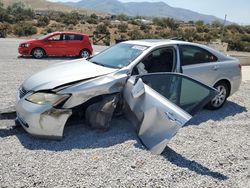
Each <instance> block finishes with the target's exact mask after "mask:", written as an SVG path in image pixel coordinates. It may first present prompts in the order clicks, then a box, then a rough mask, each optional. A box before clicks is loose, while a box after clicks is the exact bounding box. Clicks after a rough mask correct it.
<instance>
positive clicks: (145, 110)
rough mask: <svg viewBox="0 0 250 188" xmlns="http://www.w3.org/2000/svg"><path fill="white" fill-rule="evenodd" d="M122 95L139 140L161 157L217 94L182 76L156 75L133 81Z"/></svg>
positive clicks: (130, 80)
mask: <svg viewBox="0 0 250 188" xmlns="http://www.w3.org/2000/svg"><path fill="white" fill-rule="evenodd" d="M123 94H124V99H125V101H126V104H127V105H126V107H127V108H126V115H127V117H128V118H129V119H130V120H132V122H133V123H134V124H135V125H136V127H137V130H138V135H139V138H140V139H141V141H142V142H143V144H144V145H145V146H146V147H147V148H148V149H149V150H150V151H151V152H153V153H155V154H160V153H162V151H163V150H164V148H165V147H166V145H167V143H168V141H169V140H170V139H171V138H172V137H173V136H174V135H175V134H176V133H177V131H178V130H179V129H180V128H181V127H182V126H184V125H185V124H186V123H187V122H188V121H189V120H190V119H191V118H192V116H193V115H195V114H196V113H197V112H198V111H199V110H200V109H201V108H203V107H204V106H205V105H206V104H207V103H208V102H209V101H210V100H211V99H212V98H214V97H215V96H216V94H217V91H216V90H215V89H214V88H211V87H209V86H207V85H204V84H202V83H200V82H198V81H196V80H194V79H192V78H189V77H187V76H185V75H182V74H177V73H155V74H147V75H143V76H137V77H131V78H130V79H129V80H128V82H127V84H126V86H125V88H124V93H123Z"/></svg>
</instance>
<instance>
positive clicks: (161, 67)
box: [149, 51, 173, 73]
mask: <svg viewBox="0 0 250 188" xmlns="http://www.w3.org/2000/svg"><path fill="white" fill-rule="evenodd" d="M172 68H173V52H172V51H164V52H162V53H161V55H160V57H159V59H158V61H155V62H152V64H151V66H150V68H149V73H150V72H151V73H153V72H171V71H172Z"/></svg>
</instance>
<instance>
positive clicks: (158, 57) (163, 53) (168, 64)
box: [132, 48, 175, 75]
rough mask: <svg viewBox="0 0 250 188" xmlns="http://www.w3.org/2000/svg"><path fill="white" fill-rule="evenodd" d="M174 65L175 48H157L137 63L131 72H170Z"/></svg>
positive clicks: (134, 73)
mask: <svg viewBox="0 0 250 188" xmlns="http://www.w3.org/2000/svg"><path fill="white" fill-rule="evenodd" d="M174 65H175V50H174V49H173V48H161V49H157V50H155V51H153V52H151V53H150V54H148V55H147V56H146V57H145V58H143V59H142V60H141V61H140V63H138V64H137V65H136V66H135V67H134V69H133V72H132V74H133V75H137V74H147V73H155V72H172V70H173V67H174Z"/></svg>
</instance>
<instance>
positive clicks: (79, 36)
mask: <svg viewBox="0 0 250 188" xmlns="http://www.w3.org/2000/svg"><path fill="white" fill-rule="evenodd" d="M75 40H83V36H82V35H75Z"/></svg>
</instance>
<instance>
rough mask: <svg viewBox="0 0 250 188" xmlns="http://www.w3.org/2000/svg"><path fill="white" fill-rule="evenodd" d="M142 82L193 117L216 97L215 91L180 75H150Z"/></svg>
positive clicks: (143, 77) (144, 77)
mask: <svg viewBox="0 0 250 188" xmlns="http://www.w3.org/2000/svg"><path fill="white" fill-rule="evenodd" d="M141 79H142V81H143V82H144V83H145V84H147V85H148V86H149V87H151V88H152V89H154V90H155V91H157V92H158V93H159V94H161V95H162V96H164V97H165V98H167V99H168V100H169V101H171V102H172V103H174V104H176V105H177V106H179V107H180V108H182V109H183V110H184V111H186V112H188V113H189V114H191V115H194V114H195V113H196V112H197V111H198V110H199V109H200V107H202V106H203V105H204V104H206V103H207V102H208V100H209V99H210V98H211V95H212V97H214V96H215V95H216V90H213V89H212V88H209V87H208V86H206V85H204V84H202V83H200V82H197V81H195V80H193V79H191V78H189V77H186V76H184V75H181V74H173V73H168V74H164V73H163V74H151V75H145V76H142V77H141Z"/></svg>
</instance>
